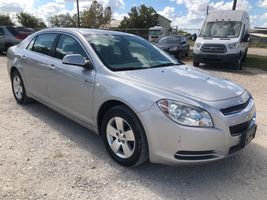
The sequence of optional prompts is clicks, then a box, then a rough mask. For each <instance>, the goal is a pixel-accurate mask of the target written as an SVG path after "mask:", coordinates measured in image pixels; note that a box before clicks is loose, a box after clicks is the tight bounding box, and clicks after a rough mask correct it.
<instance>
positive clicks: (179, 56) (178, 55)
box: [177, 51, 182, 60]
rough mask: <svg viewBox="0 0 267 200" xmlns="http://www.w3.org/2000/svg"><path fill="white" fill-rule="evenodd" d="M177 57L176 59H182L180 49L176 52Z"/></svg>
mask: <svg viewBox="0 0 267 200" xmlns="http://www.w3.org/2000/svg"><path fill="white" fill-rule="evenodd" d="M177 59H178V60H181V59H182V52H181V51H178V53H177Z"/></svg>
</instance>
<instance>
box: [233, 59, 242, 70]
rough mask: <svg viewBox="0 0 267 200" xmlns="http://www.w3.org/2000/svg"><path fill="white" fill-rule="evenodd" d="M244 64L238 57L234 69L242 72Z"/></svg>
mask: <svg viewBox="0 0 267 200" xmlns="http://www.w3.org/2000/svg"><path fill="white" fill-rule="evenodd" d="M243 65H244V62H243V60H242V58H241V57H240V58H239V60H238V61H237V63H236V64H235V69H237V70H242V69H243Z"/></svg>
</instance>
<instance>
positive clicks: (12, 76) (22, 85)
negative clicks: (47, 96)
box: [11, 71, 27, 104]
mask: <svg viewBox="0 0 267 200" xmlns="http://www.w3.org/2000/svg"><path fill="white" fill-rule="evenodd" d="M15 76H18V77H19V78H20V81H21V87H22V91H23V92H22V97H21V99H18V98H17V96H16V94H15V91H14V86H13V80H14V77H15ZM11 85H12V92H13V95H14V97H15V99H16V101H17V102H18V103H20V104H23V103H25V102H26V100H27V96H26V90H25V87H24V83H23V80H22V78H21V75H20V73H19V72H18V71H14V72H12V74H11Z"/></svg>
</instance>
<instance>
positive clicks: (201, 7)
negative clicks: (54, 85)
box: [0, 0, 267, 29]
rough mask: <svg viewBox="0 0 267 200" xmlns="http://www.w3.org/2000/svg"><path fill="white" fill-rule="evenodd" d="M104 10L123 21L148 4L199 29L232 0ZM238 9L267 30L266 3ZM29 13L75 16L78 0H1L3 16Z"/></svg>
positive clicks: (115, 3)
mask: <svg viewBox="0 0 267 200" xmlns="http://www.w3.org/2000/svg"><path fill="white" fill-rule="evenodd" d="M92 1H93V0H79V2H80V8H81V10H83V9H84V8H88V6H90V4H91V2H92ZM98 2H100V3H102V4H103V5H104V6H111V8H112V12H113V18H114V19H122V18H123V16H124V15H126V14H127V13H128V12H129V10H130V8H131V7H132V6H139V5H141V4H145V5H146V6H153V7H154V8H155V10H156V11H157V12H158V13H160V14H161V15H163V16H165V17H167V18H169V19H170V20H172V25H173V26H176V25H178V27H179V28H188V29H189V28H200V26H201V24H202V22H203V20H204V18H205V14H206V8H207V5H209V7H210V11H214V10H222V9H231V8H232V1H230V0H225V1H221V0H98ZM237 2H238V4H237V9H239V10H247V11H248V12H249V14H250V18H251V22H252V23H251V24H252V26H263V27H267V0H237ZM21 11H26V12H29V13H32V14H34V15H37V16H38V17H40V18H43V19H44V21H45V22H47V21H46V20H47V18H48V17H49V16H51V15H54V14H60V13H75V12H76V0H0V14H9V15H11V16H14V14H15V13H17V12H21Z"/></svg>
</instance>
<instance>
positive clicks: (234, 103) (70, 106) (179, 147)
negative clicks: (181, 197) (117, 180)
mask: <svg viewBox="0 0 267 200" xmlns="http://www.w3.org/2000/svg"><path fill="white" fill-rule="evenodd" d="M7 57H8V63H7V66H8V72H9V74H10V78H11V83H12V89H13V94H14V97H15V99H16V101H17V102H18V103H19V104H25V103H28V102H30V100H31V99H35V100H37V101H39V102H41V103H43V104H45V105H46V106H48V107H50V108H52V109H54V110H56V111H58V112H60V113H62V114H63V115H65V116H67V117H69V118H71V119H73V120H74V121H76V122H78V123H80V124H81V125H83V126H86V127H88V128H89V129H90V130H92V131H93V132H95V133H97V134H99V135H101V136H102V138H103V141H104V144H105V147H106V149H107V152H108V153H109V154H110V155H111V157H112V158H113V159H114V160H115V161H117V162H118V163H120V164H121V165H124V166H136V165H139V164H141V163H143V162H145V161H147V160H150V161H151V162H154V163H163V164H180V163H199V162H207V161H213V160H218V159H221V158H224V157H226V156H228V155H230V154H233V153H235V152H237V151H239V150H241V149H242V148H244V147H245V146H246V145H247V144H248V143H249V142H250V141H251V140H252V139H253V138H254V137H255V133H256V128H257V126H256V122H255V118H256V111H255V104H254V100H253V98H252V96H251V95H250V93H249V92H248V91H247V90H245V89H244V88H243V87H241V86H239V85H237V84H235V83H233V82H231V81H229V80H225V79H222V78H220V77H216V76H215V75H213V74H208V73H206V72H204V71H202V70H200V69H197V68H194V67H191V66H188V65H185V64H183V63H181V62H180V61H178V60H176V59H174V58H172V57H171V56H169V55H168V54H166V53H165V52H163V51H162V50H160V49H159V48H157V47H156V46H154V45H152V44H150V43H149V42H147V41H146V40H144V39H142V38H140V37H137V36H134V35H130V34H126V33H120V32H112V31H105V30H90V29H63V28H58V29H45V30H42V31H39V32H36V33H35V34H32V35H31V36H29V37H28V38H26V39H25V40H24V41H23V42H21V43H20V44H19V45H17V46H14V47H12V48H10V49H9V51H8V54H7Z"/></svg>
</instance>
